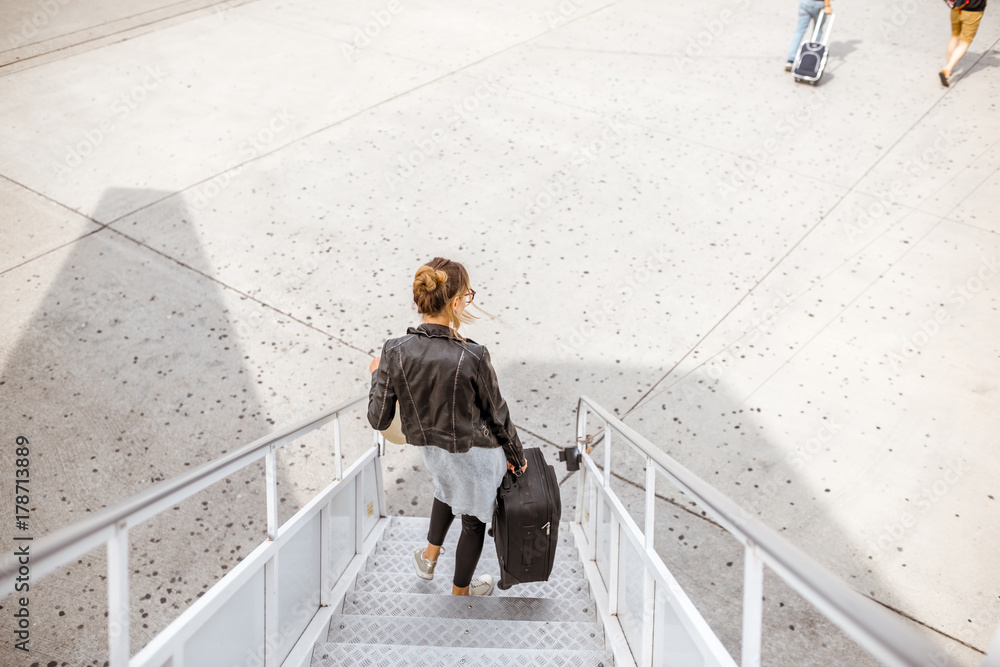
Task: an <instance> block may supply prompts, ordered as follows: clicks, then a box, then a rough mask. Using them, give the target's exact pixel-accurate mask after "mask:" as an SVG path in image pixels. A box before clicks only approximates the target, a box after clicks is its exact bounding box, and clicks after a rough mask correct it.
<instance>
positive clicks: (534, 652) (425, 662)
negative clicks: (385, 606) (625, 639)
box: [312, 643, 614, 667]
mask: <svg viewBox="0 0 1000 667" xmlns="http://www.w3.org/2000/svg"><path fill="white" fill-rule="evenodd" d="M613 664H614V661H613V659H612V657H611V653H609V652H607V651H566V650H542V649H521V650H517V651H509V650H506V649H474V648H444V647H441V648H435V649H434V650H433V651H428V650H427V649H426V648H425V647H423V646H390V645H385V644H335V643H327V644H317V646H316V649H315V650H314V652H313V661H312V667H334V666H339V665H350V666H351V667H399V665H410V666H412V667H454V666H455V665H462V667H472V666H476V667H478V666H480V665H482V666H483V667H524V666H525V665H531V666H532V667H610V666H611V665H613Z"/></svg>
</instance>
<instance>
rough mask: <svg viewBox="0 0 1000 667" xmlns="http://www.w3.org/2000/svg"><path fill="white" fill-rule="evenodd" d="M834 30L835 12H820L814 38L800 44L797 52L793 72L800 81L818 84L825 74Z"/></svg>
mask: <svg viewBox="0 0 1000 667" xmlns="http://www.w3.org/2000/svg"><path fill="white" fill-rule="evenodd" d="M831 30H833V14H825V13H822V12H821V13H820V15H819V17H818V18H817V20H816V28H815V29H814V30H813V34H812V40H811V41H808V42H803V43H802V44H800V45H799V52H798V53H797V54H795V64H794V65H793V66H792V74H793V75H794V76H795V80H796V81H798V82H799V83H801V82H803V81H805V82H807V83H811V84H812V85H814V86H815V85H816V82H817V81H819V80H820V77H822V76H823V70H824V68H826V59H827V56H829V55H830V52H829V49H828V48H827V44H828V43H829V41H830V31H831Z"/></svg>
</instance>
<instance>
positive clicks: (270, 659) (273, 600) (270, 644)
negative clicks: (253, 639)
mask: <svg viewBox="0 0 1000 667" xmlns="http://www.w3.org/2000/svg"><path fill="white" fill-rule="evenodd" d="M279 555H280V554H279V553H278V552H275V553H274V555H273V556H271V557H270V558H269V559H268V560H267V562H266V563H264V637H263V639H264V641H263V642H262V644H263V646H262V648H263V651H264V667H277V665H278V656H277V655H276V654H277V642H278V640H279V638H280V635H279V633H278V556H279Z"/></svg>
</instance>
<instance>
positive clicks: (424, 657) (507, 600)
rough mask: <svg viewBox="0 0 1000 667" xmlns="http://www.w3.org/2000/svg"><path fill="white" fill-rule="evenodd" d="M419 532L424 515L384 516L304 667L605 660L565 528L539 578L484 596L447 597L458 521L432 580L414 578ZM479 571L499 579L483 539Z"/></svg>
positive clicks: (592, 665) (422, 541) (599, 628)
mask: <svg viewBox="0 0 1000 667" xmlns="http://www.w3.org/2000/svg"><path fill="white" fill-rule="evenodd" d="M427 527H428V519H426V518H412V517H393V518H392V519H391V520H390V523H389V526H388V528H386V530H385V532H384V533H383V535H382V539H381V540H379V542H378V543H377V545H376V547H375V550H374V553H373V554H372V555H371V556H369V557H368V560H367V562H366V564H365V567H364V569H363V571H362V572H361V573H360V574H358V576H357V578H356V580H355V583H354V589H353V590H351V591H349V592H348V593H347V595H346V597H345V599H344V601H343V605H342V606H341V607H340V608H338V610H337V611H336V612H335V614H334V616H333V618H332V619H331V621H330V628H329V633H328V634H327V636H326V641H323V642H320V643H317V644H316V647H315V649H314V650H313V655H312V663H311V666H312V667H333V666H334V665H337V666H339V665H357V666H359V667H374V666H376V665H385V666H387V667H388V666H392V667H396V666H397V665H419V666H421V667H431V666H435V665H442V666H443V665H448V666H450V665H507V664H510V665H515V664H516V665H526V664H528V665H552V666H555V665H560V666H570V665H574V666H579V667H584V666H586V667H596V666H598V665H603V666H604V667H610V666H611V665H613V664H614V660H613V658H612V655H611V652H610V651H609V647H607V646H606V642H605V635H604V626H603V625H602V623H601V622H600V620H599V619H598V616H597V610H596V605H595V602H594V599H593V597H592V596H591V593H590V586H589V585H588V583H587V580H586V578H585V577H584V569H583V564H582V562H581V561H580V556H579V553H578V550H577V549H576V547H575V546H574V544H573V537H572V533H571V532H570V529H569V525H568V524H565V523H564V524H561V525H560V531H559V547H558V549H557V550H556V562H555V566H554V568H553V571H552V576H551V578H550V579H549V580H548V581H547V582H543V583H531V584H519V585H517V586H514V587H512V588H510V589H508V590H506V591H501V590H500V589H499V588H494V590H493V594H492V595H491V596H489V597H456V596H453V595H451V575H452V573H453V572H454V568H455V557H454V553H455V545H456V543H457V539H458V534H459V533H460V532H461V527H460V526H458V525H454V526H452V530H451V531H449V534H448V537H447V539H446V540H445V544H444V552H443V553H442V554H441V556H440V557H439V562H438V566H437V570H436V572H435V576H434V580H433V581H426V580H424V579H420V578H418V577H417V576H416V575H415V574H414V572H413V565H412V558H413V552H414V551H415V550H416V549H418V548H422V547H423V546H425V545H426V544H427V541H426V537H427ZM484 572H486V573H489V574H492V575H493V578H494V580H497V581H499V578H500V568H499V565H498V564H497V558H496V549H495V547H494V544H493V540H492V539H491V538H490V537H489V536H487V538H486V543H485V545H484V547H483V555H482V557H481V558H480V560H479V567H478V568H477V569H476V573H477V574H482V573H484ZM541 647H544V648H541Z"/></svg>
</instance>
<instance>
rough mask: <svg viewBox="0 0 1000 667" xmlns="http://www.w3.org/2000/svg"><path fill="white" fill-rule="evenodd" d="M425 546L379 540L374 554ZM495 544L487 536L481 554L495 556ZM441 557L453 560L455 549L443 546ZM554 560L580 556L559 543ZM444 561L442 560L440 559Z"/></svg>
mask: <svg viewBox="0 0 1000 667" xmlns="http://www.w3.org/2000/svg"><path fill="white" fill-rule="evenodd" d="M426 546H427V542H426V541H420V542H385V541H383V540H379V543H378V544H377V545H375V552H374V554H375V555H376V556H411V557H412V556H413V552H414V551H416V550H417V549H423V548H424V547H426ZM496 549H497V548H496V545H495V544H494V543H493V540H491V539H489V538H487V539H486V543H485V544H484V545H483V554H484V556H485V555H487V554H494V556H493V558H496V555H495V554H496ZM441 558H443V559H448V558H451V559H452V561H454V558H455V549H454V548H452V549H449V548H448V546H447V545H445V547H444V554H442V555H441ZM555 559H556V562H559V561H572V562H574V563H578V562H580V556H579V553H578V551H577V548H576V547H575V546H569V545H559V546H558V547H557V548H556V558H555ZM442 562H444V561H442Z"/></svg>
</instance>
